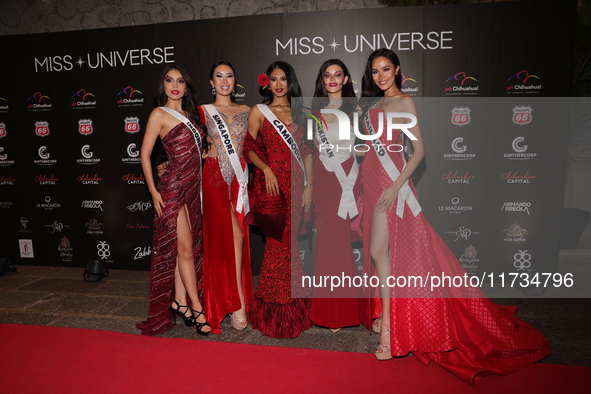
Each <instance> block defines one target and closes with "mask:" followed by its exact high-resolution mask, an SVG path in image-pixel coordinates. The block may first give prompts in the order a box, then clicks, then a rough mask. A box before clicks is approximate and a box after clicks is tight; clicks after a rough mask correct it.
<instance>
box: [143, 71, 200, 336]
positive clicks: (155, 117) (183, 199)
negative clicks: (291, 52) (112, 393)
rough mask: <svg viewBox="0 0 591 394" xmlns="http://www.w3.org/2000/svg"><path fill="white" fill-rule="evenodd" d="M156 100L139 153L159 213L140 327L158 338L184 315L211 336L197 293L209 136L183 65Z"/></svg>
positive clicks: (164, 78)
mask: <svg viewBox="0 0 591 394" xmlns="http://www.w3.org/2000/svg"><path fill="white" fill-rule="evenodd" d="M155 101H156V104H157V106H158V108H156V109H154V110H153V111H152V113H151V114H150V118H149V119H148V124H147V125H146V132H145V134H144V139H143V142H142V148H141V153H140V157H141V163H142V170H143V172H144V177H145V178H146V183H147V185H148V189H149V191H150V193H151V194H152V200H153V203H154V211H155V212H154V213H155V217H154V237H153V240H152V263H151V266H150V308H149V312H148V320H147V321H144V322H142V323H139V324H137V327H138V328H139V329H140V330H141V331H142V334H144V335H158V334H161V333H163V332H164V331H167V330H169V329H170V328H172V317H173V316H175V317H176V315H179V316H180V317H181V318H182V319H183V320H184V322H185V324H186V325H187V326H191V327H192V326H195V327H196V329H197V333H198V334H201V335H207V334H209V331H210V330H211V329H210V327H209V325H208V323H207V319H206V317H205V314H204V311H203V307H202V306H201V302H200V300H199V295H198V293H199V291H200V289H198V285H199V282H200V278H201V262H202V257H203V256H202V253H201V247H202V245H201V201H200V198H199V195H200V191H201V152H202V145H203V144H202V139H203V138H204V134H205V133H204V131H203V130H204V127H203V126H202V125H201V124H200V123H199V119H198V115H197V109H196V100H195V96H194V89H193V85H192V83H191V80H190V78H189V76H188V75H187V73H186V72H185V71H184V70H183V69H182V68H181V67H179V66H176V65H169V66H167V67H166V68H165V69H164V71H163V72H162V75H161V77H160V83H159V85H158V92H157V96H156V100H155ZM157 138H160V140H161V141H162V145H163V146H164V150H165V151H166V153H167V155H168V159H169V166H168V168H167V172H166V173H165V174H164V175H163V176H162V177H161V178H160V181H159V182H158V187H156V186H155V183H154V176H153V174H152V165H151V162H150V155H151V153H152V149H153V148H154V144H155V142H156V139H157ZM173 289H174V297H173ZM171 312H172V315H171ZM175 320H176V319H175Z"/></svg>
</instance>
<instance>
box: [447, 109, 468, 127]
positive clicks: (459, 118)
mask: <svg viewBox="0 0 591 394" xmlns="http://www.w3.org/2000/svg"><path fill="white" fill-rule="evenodd" d="M470 112H472V110H471V109H470V108H468V107H453V109H452V110H451V123H452V124H454V125H456V126H460V127H462V126H466V125H467V124H469V123H470V121H471V120H472V119H471V117H470Z"/></svg>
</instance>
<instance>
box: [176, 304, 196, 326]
mask: <svg viewBox="0 0 591 394" xmlns="http://www.w3.org/2000/svg"><path fill="white" fill-rule="evenodd" d="M173 302H174V303H175V304H176V309H175V308H173V307H172V305H171V306H170V310H171V311H172V317H173V319H174V324H175V325H176V315H179V316H180V317H182V318H183V321H184V322H185V325H186V326H187V327H193V326H194V325H195V317H193V315H191V316H187V315H185V313H187V311H190V310H191V309H190V308H189V306H188V305H179V303H178V302H176V300H174V301H173ZM181 308H186V309H185V310H184V312H181Z"/></svg>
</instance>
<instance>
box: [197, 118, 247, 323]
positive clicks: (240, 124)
mask: <svg viewBox="0 0 591 394" xmlns="http://www.w3.org/2000/svg"><path fill="white" fill-rule="evenodd" d="M200 113H201V115H202V116H204V117H205V118H202V121H203V122H206V125H207V128H208V130H211V131H210V133H209V135H210V136H211V138H212V139H213V145H214V146H215V153H214V152H213V149H212V150H211V151H210V152H209V153H208V156H207V157H206V159H205V164H204V165H203V186H202V190H203V308H204V310H205V312H206V314H207V319H208V321H209V325H210V326H211V332H212V333H214V334H219V333H221V330H220V323H221V321H222V320H223V319H224V317H226V315H227V314H228V313H232V312H235V311H237V310H239V309H240V308H241V307H242V304H241V302H240V296H239V294H238V284H237V281H236V257H235V255H234V232H233V227H232V217H231V215H232V212H231V210H232V207H233V209H234V214H235V215H236V218H237V219H238V223H239V224H240V226H241V228H242V235H243V245H242V283H241V286H242V290H243V292H244V301H245V302H246V304H248V302H249V301H250V299H251V298H252V296H253V287H252V269H251V263H250V232H249V228H248V225H246V224H245V223H244V215H243V214H241V213H238V212H236V203H237V200H238V190H239V184H238V180H237V179H236V175H235V174H234V169H233V168H232V165H231V164H230V160H229V159H228V157H227V155H226V153H225V148H224V146H223V144H222V141H221V139H220V135H219V133H218V132H217V126H216V124H215V123H214V122H213V120H212V119H211V116H210V115H209V114H205V111H203V112H201V108H200ZM248 113H249V111H244V112H241V113H239V114H236V115H235V116H234V118H233V119H232V122H228V119H227V117H226V116H225V115H224V114H223V113H220V115H221V116H222V117H223V118H224V121H226V124H227V126H228V129H229V132H230V136H231V139H232V142H233V144H234V147H235V148H236V152H237V154H238V156H239V157H241V156H242V146H243V143H244V137H245V134H246V133H247V129H248ZM212 155H216V156H212ZM241 162H242V166H243V168H244V167H245V166H246V161H245V160H244V159H242V160H241ZM220 168H221V170H220Z"/></svg>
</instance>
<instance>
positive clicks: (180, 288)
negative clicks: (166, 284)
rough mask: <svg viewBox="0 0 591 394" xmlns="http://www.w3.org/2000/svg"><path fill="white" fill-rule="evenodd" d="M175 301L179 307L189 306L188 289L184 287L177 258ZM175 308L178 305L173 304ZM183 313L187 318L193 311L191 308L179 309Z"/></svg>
mask: <svg viewBox="0 0 591 394" xmlns="http://www.w3.org/2000/svg"><path fill="white" fill-rule="evenodd" d="M174 300H175V301H176V302H177V303H178V305H179V306H185V305H189V304H188V303H187V289H185V285H183V281H182V280H181V274H180V272H179V264H178V258H177V265H176V267H174ZM173 308H175V309H176V308H177V306H176V305H174V304H173ZM178 309H179V311H180V312H181V313H183V315H185V316H191V310H190V309H189V307H187V308H178Z"/></svg>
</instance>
